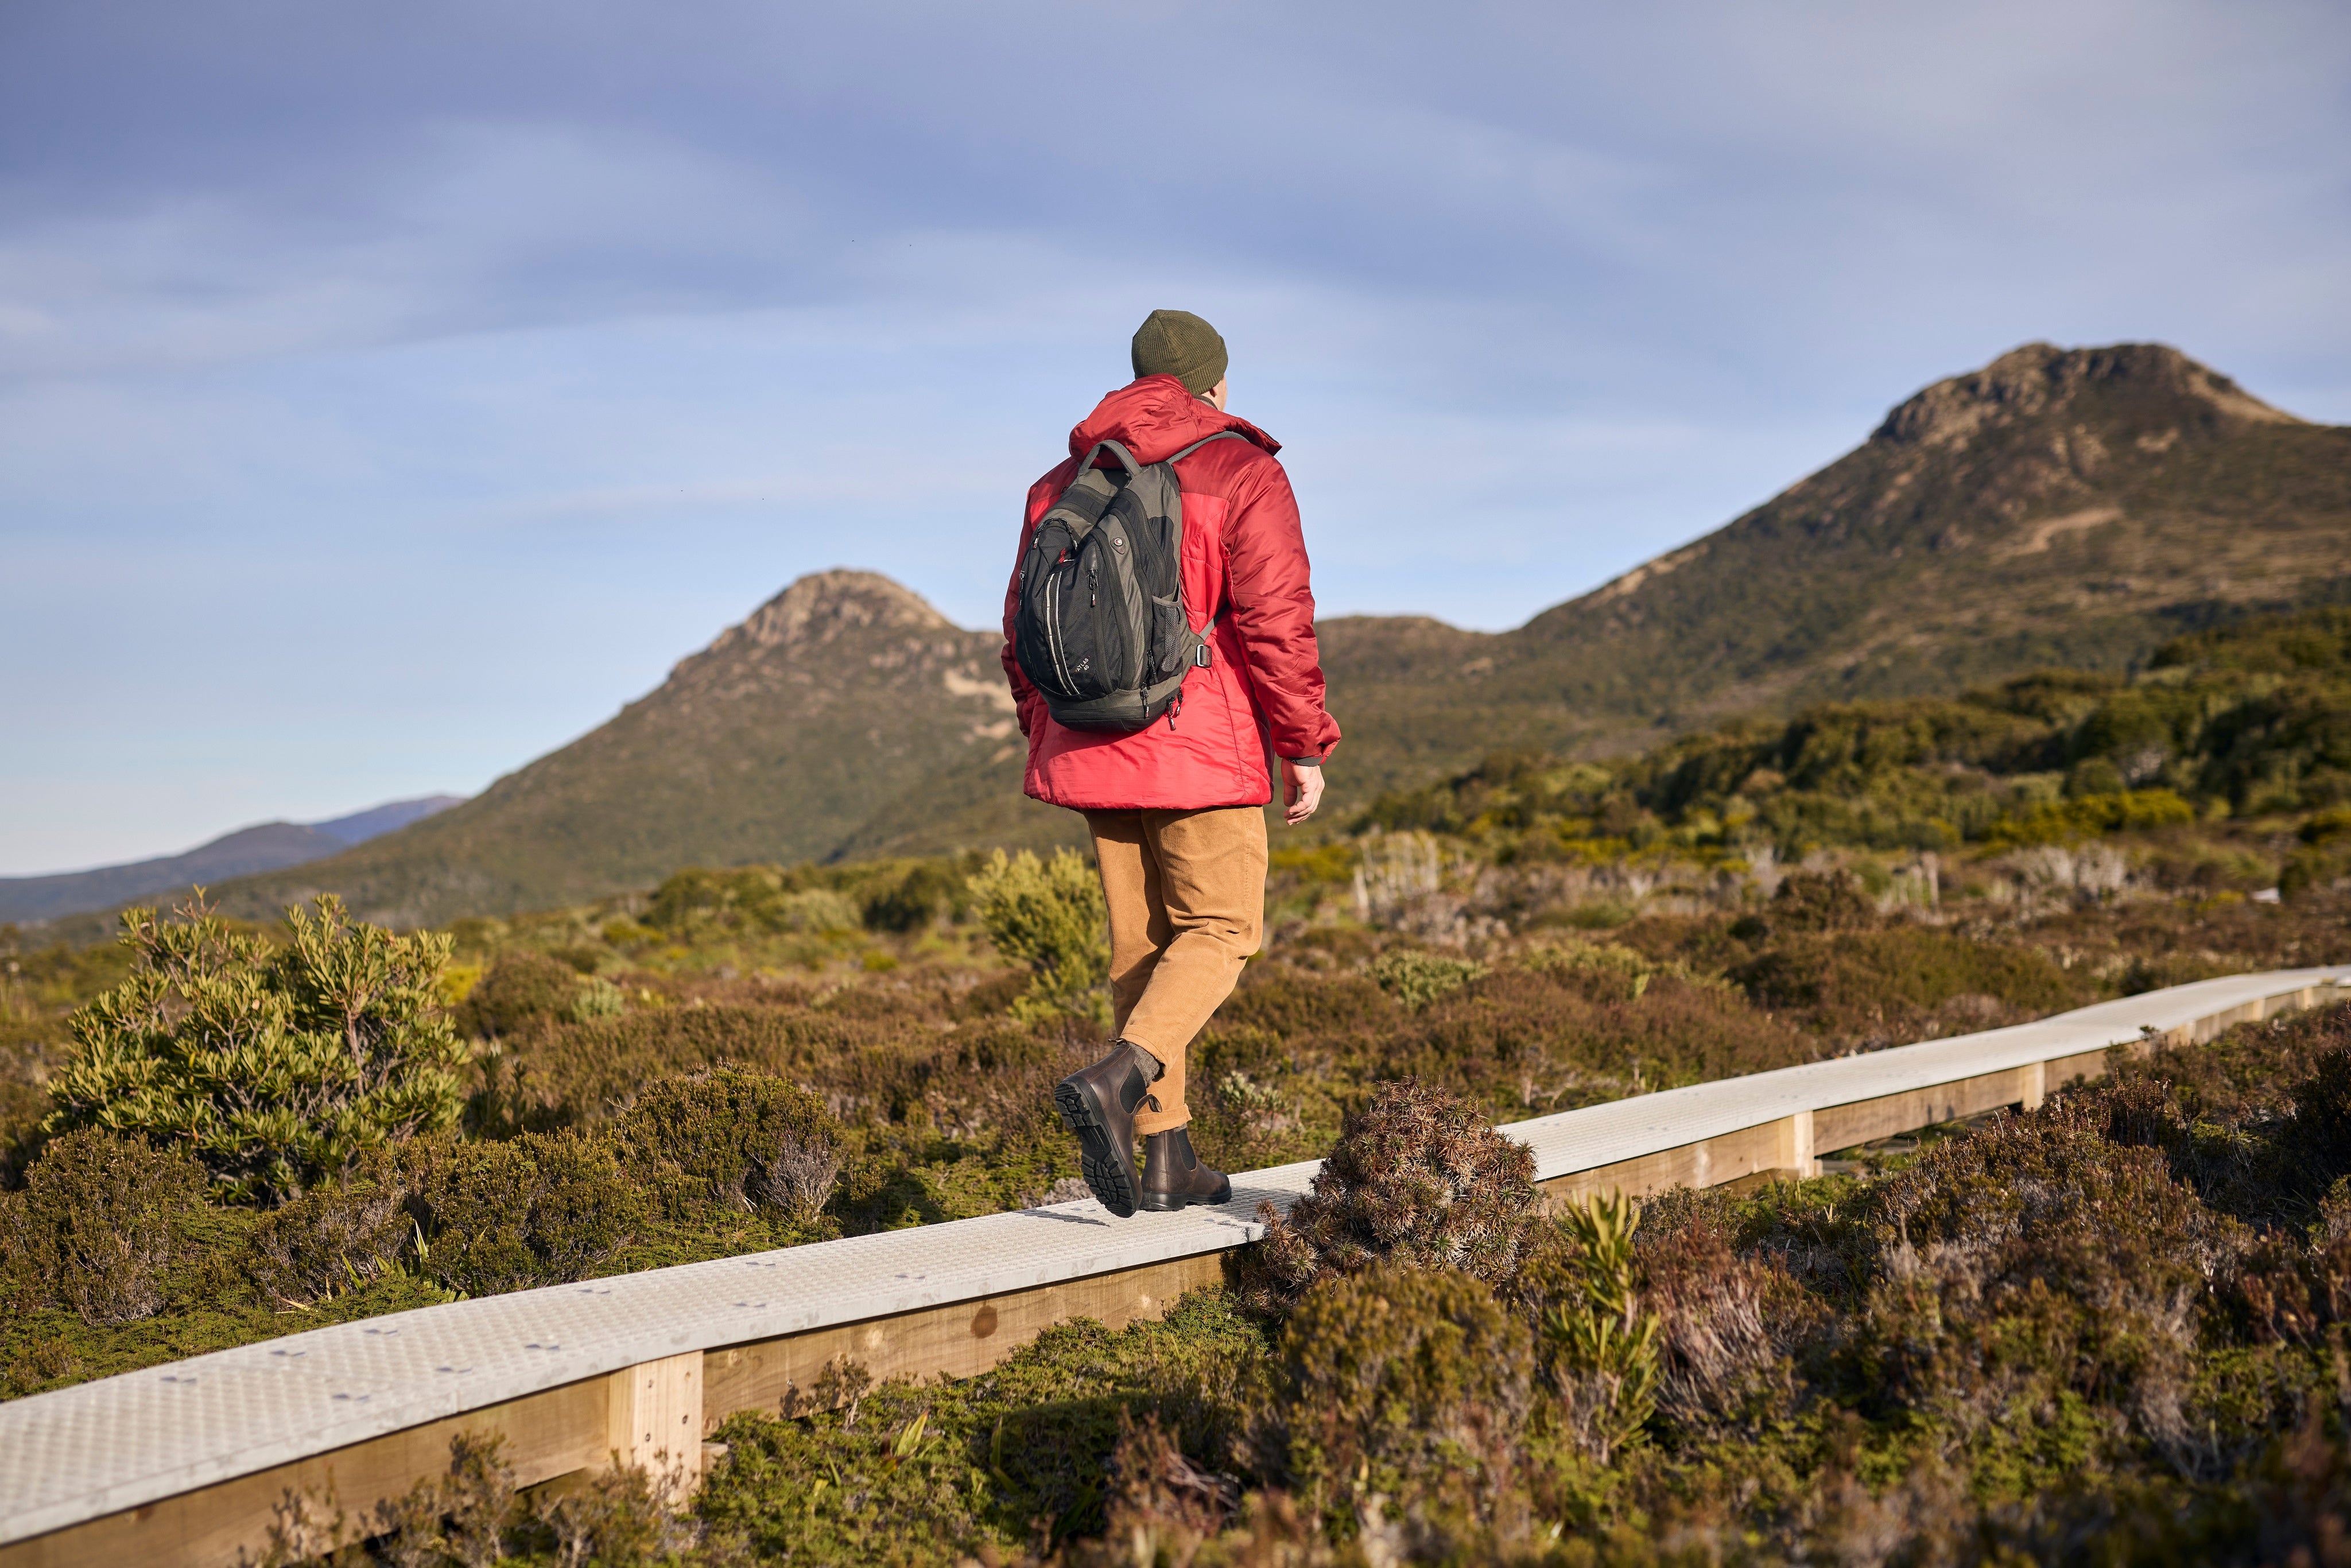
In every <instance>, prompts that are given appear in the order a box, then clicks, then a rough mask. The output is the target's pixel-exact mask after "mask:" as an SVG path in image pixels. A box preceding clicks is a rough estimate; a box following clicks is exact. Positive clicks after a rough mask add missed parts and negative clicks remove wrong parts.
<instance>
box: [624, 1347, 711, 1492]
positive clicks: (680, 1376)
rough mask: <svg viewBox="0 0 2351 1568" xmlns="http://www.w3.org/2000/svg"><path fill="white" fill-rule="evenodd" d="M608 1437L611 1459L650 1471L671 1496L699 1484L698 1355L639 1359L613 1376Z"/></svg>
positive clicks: (700, 1397)
mask: <svg viewBox="0 0 2351 1568" xmlns="http://www.w3.org/2000/svg"><path fill="white" fill-rule="evenodd" d="M609 1399H610V1405H609V1412H610V1413H609V1415H608V1416H607V1419H606V1423H605V1429H606V1436H607V1437H609V1438H610V1440H611V1453H612V1462H613V1463H615V1464H621V1465H634V1466H637V1467H639V1468H641V1469H646V1470H649V1471H651V1472H653V1475H654V1476H656V1477H658V1478H660V1479H661V1484H662V1485H663V1486H664V1488H666V1489H667V1490H669V1491H670V1492H671V1494H672V1495H673V1496H674V1497H681V1498H682V1497H684V1495H685V1494H686V1493H688V1492H691V1491H692V1490H694V1489H695V1487H697V1486H700V1485H701V1484H702V1353H701V1352H700V1351H698V1350H690V1351H687V1352H686V1353H685V1354H684V1355H669V1356H664V1357H663V1358H662V1359H661V1360H659V1361H647V1362H640V1363H639V1364H636V1365H635V1366H632V1367H630V1368H629V1369H628V1370H627V1371H626V1372H616V1373H614V1374H613V1375H612V1378H611V1385H610V1388H609Z"/></svg>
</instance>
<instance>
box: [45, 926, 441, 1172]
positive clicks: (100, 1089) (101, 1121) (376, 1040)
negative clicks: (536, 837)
mask: <svg viewBox="0 0 2351 1568" xmlns="http://www.w3.org/2000/svg"><path fill="white" fill-rule="evenodd" d="M181 914H182V916H183V918H181V919H179V920H176V921H162V920H158V919H157V918H156V917H155V913H154V911H152V910H149V909H134V910H131V911H129V912H128V913H126V914H125V915H123V917H122V925H123V935H122V942H123V944H124V946H128V947H130V948H131V949H132V950H133V951H134V952H135V953H136V954H137V956H138V961H137V967H135V968H133V970H132V971H131V977H129V978H128V979H127V980H125V981H124V982H123V983H122V984H121V985H120V986H119V987H117V988H115V989H113V990H111V991H109V992H107V993H106V994H105V995H103V996H100V997H99V998H97V999H96V1000H95V1001H93V1002H91V1003H90V1004H89V1006H88V1007H86V1008H83V1009H81V1010H80V1011H78V1012H77V1013H75V1014H74V1015H73V1018H72V1019H71V1024H72V1029H73V1034H74V1038H75V1040H76V1041H77V1042H78V1048H77V1050H76V1051H75V1052H74V1054H73V1057H72V1058H71V1060H70V1061H68V1063H67V1065H66V1067H65V1069H64V1070H63V1071H60V1072H59V1073H58V1074H57V1076H56V1077H55V1078H53V1079H52V1080H51V1081H50V1084H49V1093H50V1098H51V1100H52V1102H53V1103H55V1105H56V1109H55V1110H54V1111H52V1112H51V1113H50V1114H49V1117H48V1119H47V1122H46V1123H45V1124H44V1125H45V1126H47V1128H48V1129H49V1130H50V1131H52V1132H64V1131H69V1130H71V1129H74V1128H78V1127H103V1128H105V1129H107V1130H108V1131H109V1132H113V1133H119V1134H126V1135H131V1134H135V1135H138V1136H143V1137H146V1138H150V1139H152V1140H154V1141H156V1142H158V1143H166V1144H172V1145H178V1146H181V1147H184V1148H187V1149H191V1150H193V1152H194V1154H195V1155H196V1157H197V1158H198V1159H200V1160H201V1161H203V1162H204V1166H205V1167H206V1168H207V1169H209V1170H210V1171H211V1172H212V1176H213V1181H214V1186H215V1188H216V1190H217V1191H218V1192H219V1193H220V1194H221V1195H222V1196H225V1197H230V1198H233V1199H236V1200H241V1201H246V1202H257V1201H261V1200H265V1199H268V1198H283V1197H292V1196H294V1195H296V1194H298V1193H299V1192H301V1191H302V1190H303V1189H304V1188H305V1187H307V1186H310V1185H311V1184H312V1183H314V1182H317V1181H319V1180H321V1179H324V1178H328V1177H331V1176H335V1175H337V1174H339V1173H340V1172H341V1171H343V1170H346V1169H348V1168H349V1167H350V1165H351V1164H352V1162H353V1161H355V1160H356V1159H358V1158H359V1157H360V1155H362V1154H363V1153H365V1152H366V1151H368V1150H370V1149H373V1148H378V1147H381V1146H382V1145H386V1144H390V1143H393V1142H397V1141H399V1140H401V1139H403V1138H406V1137H408V1136H410V1135H411V1134H415V1133H418V1132H423V1131H430V1130H433V1129H437V1128H444V1127H448V1126H451V1125H454V1124H455V1122H456V1120H457V1116H458V1113H459V1111H460V1110H461V1109H462V1108H463V1105H464V1103H465V1096H464V1092H463V1090H462V1088H461V1087H460V1085H459V1082H458V1078H457V1074H456V1071H455V1069H456V1068H457V1067H458V1066H459V1064H460V1063H462V1062H463V1061H464V1060H465V1051H464V1048H463V1047H462V1046H460V1045H459V1044H458V1042H457V1039H456V1036H455V1033H454V1032H453V1031H452V1030H451V1029H450V1027H449V1025H448V1023H447V1022H446V1021H445V1020H444V1019H442V1017H441V1016H440V1012H439V1009H438V997H437V994H436V989H435V987H436V983H437V981H438V979H439V977H440V973H441V969H442V967H443V966H444V964H445V963H447V961H448V957H449V939H448V938H447V937H445V936H434V935H432V934H430V933H420V934H419V935H416V936H393V935H392V933H391V932H389V931H386V930H384V929H383V928H382V927H381V926H376V925H366V924H364V923H354V922H352V921H351V920H350V919H349V918H348V917H347V916H346V915H344V913H343V906H342V904H341V903H340V901H339V900H337V899H335V898H333V897H332V896H322V897H321V898H319V901H318V905H317V914H316V915H310V914H308V913H307V912H305V911H303V910H301V909H298V908H297V909H292V910H289V911H287V924H288V925H290V926H291V927H292V940H291V942H290V943H289V944H288V945H287V946H284V947H272V946H269V945H267V944H266V943H264V942H262V941H261V940H259V939H258V938H256V937H252V936H242V935H239V934H237V933H235V932H234V931H232V930H231V929H230V928H229V927H228V926H227V925H226V924H225V923H224V922H223V921H221V920H220V919H219V918H218V917H217V916H215V915H213V914H212V913H211V912H210V911H209V910H207V909H205V908H204V906H203V905H202V904H190V905H189V906H188V907H187V908H186V909H184V910H183V911H182V912H181Z"/></svg>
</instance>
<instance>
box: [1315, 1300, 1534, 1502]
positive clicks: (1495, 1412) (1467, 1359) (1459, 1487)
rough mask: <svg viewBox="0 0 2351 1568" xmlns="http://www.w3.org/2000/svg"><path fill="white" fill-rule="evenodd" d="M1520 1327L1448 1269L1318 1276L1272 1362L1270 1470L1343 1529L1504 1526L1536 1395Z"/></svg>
mask: <svg viewBox="0 0 2351 1568" xmlns="http://www.w3.org/2000/svg"><path fill="white" fill-rule="evenodd" d="M1534 1370H1535V1363H1534V1349H1533V1343H1532V1340H1531V1336H1530V1334H1529V1333H1528V1330H1527V1325H1526V1323H1525V1322H1523V1321H1522V1320H1521V1319H1520V1318H1519V1317H1518V1316H1517V1315H1516V1314H1515V1313H1513V1312H1510V1311H1509V1310H1508V1309H1507V1308H1506V1307H1504V1306H1503V1305H1502V1304H1501V1303H1500V1302H1499V1301H1497V1300H1496V1299H1495V1297H1494V1292H1493V1291H1491V1290H1490V1289H1489V1288H1488V1286H1487V1285H1486V1283H1485V1282H1484V1281H1481V1280H1479V1279H1476V1278H1474V1277H1472V1276H1470V1275H1468V1274H1464V1273H1461V1272H1460V1271H1458V1270H1451V1269H1426V1268H1393V1267H1382V1268H1377V1269H1373V1270H1366V1271H1364V1272H1363V1273H1360V1274H1357V1275H1353V1276H1352V1277H1341V1278H1334V1279H1329V1280H1325V1281H1322V1283H1320V1284H1318V1285H1317V1286H1315V1287H1314V1289H1312V1290H1311V1291H1308V1292H1307V1294H1306V1295H1305V1297H1304V1298H1303V1299H1302V1300H1301V1301H1300V1302H1299V1303H1298V1306H1297V1309H1296V1310H1295V1311H1294V1312H1292V1313H1291V1315H1290V1322H1289V1325H1288V1327H1287V1328H1285V1329H1284V1330H1283V1332H1282V1337H1281V1344H1280V1351H1279V1353H1278V1355H1277V1358H1276V1396H1275V1405H1274V1410H1273V1422H1274V1427H1273V1431H1272V1434H1271V1436H1270V1442H1271V1444H1272V1445H1273V1447H1274V1448H1276V1450H1277V1453H1278V1458H1277V1459H1276V1461H1275V1464H1274V1466H1273V1467H1272V1468H1274V1469H1275V1473H1277V1474H1279V1475H1280V1476H1282V1477H1283V1478H1284V1479H1287V1480H1288V1481H1289V1482H1290V1485H1291V1486H1293V1487H1294V1488H1295V1489H1296V1490H1297V1491H1298V1492H1299V1494H1300V1495H1301V1498H1303V1499H1305V1500H1307V1501H1308V1502H1309V1504H1310V1506H1311V1507H1313V1508H1315V1509H1317V1510H1319V1511H1322V1513H1323V1514H1324V1515H1325V1517H1326V1518H1327V1519H1329V1520H1330V1521H1332V1523H1334V1524H1337V1525H1339V1526H1340V1527H1341V1528H1343V1529H1344V1528H1349V1527H1353V1526H1355V1525H1356V1524H1357V1521H1358V1519H1359V1518H1360V1519H1361V1520H1362V1521H1363V1524H1364V1528H1366V1529H1369V1528H1371V1527H1373V1526H1374V1524H1375V1523H1376V1522H1378V1521H1383V1520H1385V1521H1402V1522H1407V1523H1409V1524H1411V1525H1414V1526H1416V1527H1418V1529H1419V1530H1420V1531H1430V1532H1447V1533H1450V1532H1457V1531H1460V1530H1461V1528H1462V1527H1463V1526H1464V1525H1472V1526H1487V1527H1491V1526H1493V1525H1495V1524H1497V1523H1500V1524H1503V1525H1505V1526H1506V1527H1507V1525H1509V1524H1510V1522H1512V1521H1511V1518H1510V1515H1511V1513H1512V1511H1513V1510H1514V1509H1523V1507H1524V1504H1523V1500H1520V1498H1519V1497H1518V1496H1517V1488H1518V1484H1519V1483H1518V1476H1519V1462H1518V1455H1519V1451H1520V1447H1521V1442H1522V1439H1523V1437H1524V1432H1525V1427H1526V1420H1527V1413H1528V1409H1529V1407H1530V1405H1531V1399H1532V1396H1533V1385H1534Z"/></svg>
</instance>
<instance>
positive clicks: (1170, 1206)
mask: <svg viewBox="0 0 2351 1568" xmlns="http://www.w3.org/2000/svg"><path fill="white" fill-rule="evenodd" d="M1232 1200H1233V1184H1232V1183H1231V1182H1229V1181H1228V1182H1227V1183H1225V1185H1224V1186H1221V1187H1219V1188H1217V1195H1216V1197H1204V1196H1202V1195H1201V1194H1199V1193H1196V1192H1146V1193H1144V1195H1143V1197H1142V1199H1141V1200H1140V1204H1139V1207H1144V1208H1147V1209H1149V1210H1150V1211H1151V1212H1152V1213H1154V1214H1173V1213H1174V1212H1175V1210H1177V1209H1179V1208H1189V1207H1192V1206H1193V1205H1195V1204H1197V1205H1199V1206H1200V1207H1203V1208H1214V1207H1217V1205H1219V1204H1226V1203H1230V1202H1232Z"/></svg>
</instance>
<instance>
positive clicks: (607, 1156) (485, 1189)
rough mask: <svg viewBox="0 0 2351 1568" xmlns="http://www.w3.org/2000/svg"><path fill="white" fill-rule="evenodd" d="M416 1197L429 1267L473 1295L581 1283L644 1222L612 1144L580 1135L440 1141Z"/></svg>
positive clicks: (640, 1202)
mask: <svg viewBox="0 0 2351 1568" xmlns="http://www.w3.org/2000/svg"><path fill="white" fill-rule="evenodd" d="M417 1202H418V1203H419V1205H420V1206H421V1207H422V1209H423V1216H424V1218H423V1230H424V1236H425V1246H424V1257H423V1261H424V1269H425V1271H426V1272H427V1273H428V1274H429V1275H431V1276H432V1277H433V1278H434V1280H437V1281H440V1282H441V1283H442V1284H444V1285H445V1286H447V1287H448V1288H450V1289H451V1290H455V1291H464V1292H465V1294H467V1295H471V1296H490V1295H497V1294H501V1293H503V1292H505V1291H523V1290H529V1289H531V1288H532V1287H534V1286H538V1285H559V1284H567V1283H569V1282H570V1281H574V1280H581V1279H585V1278H587V1277H588V1275H589V1274H590V1273H591V1272H593V1271H594V1270H595V1269H596V1268H597V1267H598V1266H599V1265H601V1264H602V1263H604V1262H606V1261H608V1260H611V1258H612V1257H613V1256H614V1255H615V1254H616V1253H618V1252H619V1251H620V1249H622V1247H623V1246H625V1245H627V1243H628V1242H629V1240H630V1239H631V1238H632V1235H633V1234H634V1233H635V1231H636V1229H637V1228H638V1227H639V1226H641V1225H642V1224H643V1221H644V1218H645V1200H644V1196H643V1193H642V1192H641V1191H640V1190H639V1189H638V1187H637V1186H635V1185H634V1184H633V1183H632V1182H631V1181H630V1180H629V1179H628V1178H627V1176H625V1175H624V1174H623V1173H622V1169H621V1164H620V1160H619V1158H618V1157H617V1155H616V1153H615V1151H614V1148H613V1146H612V1145H611V1142H610V1141H609V1140H607V1139H604V1138H601V1137H599V1136H595V1135H592V1134H582V1133H576V1132H564V1133H555V1134H537V1133H526V1134H523V1135H522V1136H520V1137H518V1138H516V1139H513V1140H512V1141H510V1142H507V1143H453V1144H446V1145H442V1146H440V1147H439V1148H437V1149H435V1150H434V1151H433V1152H432V1156H431V1158H430V1160H429V1162H428V1163H427V1165H426V1168H425V1170H424V1172H423V1179H422V1180H421V1181H420V1182H419V1184H418V1193H417Z"/></svg>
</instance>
